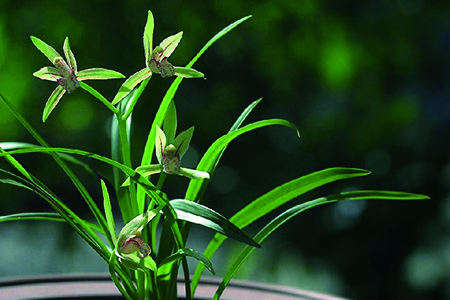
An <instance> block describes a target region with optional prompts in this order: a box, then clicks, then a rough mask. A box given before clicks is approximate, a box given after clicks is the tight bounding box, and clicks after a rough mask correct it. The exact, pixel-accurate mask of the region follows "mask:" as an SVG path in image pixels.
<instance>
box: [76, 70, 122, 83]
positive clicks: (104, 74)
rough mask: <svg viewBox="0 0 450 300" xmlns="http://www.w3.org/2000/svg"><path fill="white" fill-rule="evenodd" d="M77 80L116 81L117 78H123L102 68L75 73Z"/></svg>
mask: <svg viewBox="0 0 450 300" xmlns="http://www.w3.org/2000/svg"><path fill="white" fill-rule="evenodd" d="M77 77H78V80H80V81H83V80H88V79H94V80H98V79H99V80H103V79H117V78H125V76H124V75H123V74H121V73H119V72H117V71H113V70H108V69H103V68H92V69H86V70H82V71H80V72H78V73H77Z"/></svg>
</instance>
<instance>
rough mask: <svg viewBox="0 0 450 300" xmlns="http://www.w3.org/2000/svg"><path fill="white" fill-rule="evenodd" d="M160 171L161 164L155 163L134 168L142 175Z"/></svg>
mask: <svg viewBox="0 0 450 300" xmlns="http://www.w3.org/2000/svg"><path fill="white" fill-rule="evenodd" d="M161 171H162V167H161V165H157V164H153V165H145V166H140V167H138V168H137V169H136V172H138V173H139V174H140V175H141V176H143V177H147V176H150V175H153V174H157V173H161Z"/></svg>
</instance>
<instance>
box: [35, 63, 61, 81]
mask: <svg viewBox="0 0 450 300" xmlns="http://www.w3.org/2000/svg"><path fill="white" fill-rule="evenodd" d="M33 76H35V77H37V78H40V79H43V80H50V81H55V82H56V80H58V79H59V78H61V77H62V75H61V73H60V72H59V71H58V69H57V68H55V67H43V68H41V69H40V70H39V71H36V72H34V73H33Z"/></svg>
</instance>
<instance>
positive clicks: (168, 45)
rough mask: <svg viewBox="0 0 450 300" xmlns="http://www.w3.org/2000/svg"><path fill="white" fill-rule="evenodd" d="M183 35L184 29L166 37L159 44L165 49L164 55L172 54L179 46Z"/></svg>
mask: <svg viewBox="0 0 450 300" xmlns="http://www.w3.org/2000/svg"><path fill="white" fill-rule="evenodd" d="M182 37H183V31H180V32H178V33H177V34H174V35H171V36H169V37H167V38H165V39H164V40H163V41H162V42H161V44H159V46H160V47H161V48H162V49H163V52H162V57H169V56H170V55H172V53H173V51H174V50H175V49H176V48H177V47H178V44H179V43H180V41H181V38H182Z"/></svg>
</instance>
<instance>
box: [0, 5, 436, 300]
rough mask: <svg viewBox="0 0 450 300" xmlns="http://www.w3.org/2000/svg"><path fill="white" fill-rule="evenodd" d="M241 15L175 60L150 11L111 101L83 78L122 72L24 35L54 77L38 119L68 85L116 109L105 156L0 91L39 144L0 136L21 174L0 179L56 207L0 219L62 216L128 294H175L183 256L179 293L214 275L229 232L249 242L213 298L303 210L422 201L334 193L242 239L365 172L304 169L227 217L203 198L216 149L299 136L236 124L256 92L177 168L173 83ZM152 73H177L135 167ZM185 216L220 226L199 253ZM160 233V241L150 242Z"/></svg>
mask: <svg viewBox="0 0 450 300" xmlns="http://www.w3.org/2000/svg"><path fill="white" fill-rule="evenodd" d="M248 18H250V16H248V17H244V18H242V19H240V20H238V21H236V22H234V23H232V24H231V25H229V26H228V27H226V28H224V29H223V30H222V31H220V32H219V33H218V34H217V35H215V36H214V37H213V38H212V39H211V40H209V41H208V42H207V43H206V45H205V46H204V47H203V48H202V49H201V50H200V51H199V53H198V54H197V55H196V56H195V57H194V58H193V59H192V60H191V62H190V63H189V64H188V65H187V66H186V67H176V66H173V65H172V64H171V63H170V62H168V58H169V57H170V55H171V54H172V53H173V51H174V50H175V48H176V47H177V46H178V44H179V42H180V40H181V37H182V32H180V33H178V34H175V35H173V36H170V37H168V38H166V39H164V40H163V41H162V42H161V43H160V44H159V46H157V47H155V48H153V28H154V20H153V15H152V13H151V12H150V11H149V13H148V19H147V23H146V25H145V29H144V38H143V40H144V53H145V64H146V66H145V68H144V69H142V70H140V71H138V72H136V73H135V74H133V75H131V76H130V77H129V78H127V79H126V80H125V82H124V83H123V84H122V86H121V87H120V89H119V91H118V92H117V94H116V95H115V97H114V99H113V100H112V101H109V100H107V99H106V98H105V97H103V96H102V95H101V94H100V93H99V92H97V91H96V90H95V89H93V88H92V87H90V86H89V85H87V84H86V83H84V82H83V81H84V80H87V79H112V78H125V76H123V75H122V74H120V73H119V72H116V71H111V70H106V69H101V68H95V69H87V70H83V71H78V69H77V62H76V60H75V57H74V55H73V53H72V51H71V49H70V46H69V41H68V39H67V38H66V40H65V42H64V46H63V49H64V54H65V58H66V60H64V58H62V56H61V55H59V54H58V52H57V51H56V50H54V49H53V48H52V47H51V46H49V45H47V44H46V43H45V42H43V41H42V40H40V39H38V38H36V37H31V39H32V41H33V43H34V45H35V46H36V47H37V48H38V49H39V50H40V51H41V52H42V53H44V55H45V56H46V57H47V58H48V59H49V60H50V61H51V62H52V63H53V65H54V67H44V68H42V69H41V70H39V71H37V72H36V73H34V75H35V76H37V77H39V78H41V79H44V80H50V81H55V82H57V83H58V86H57V88H56V89H55V91H54V92H53V93H52V95H51V96H50V98H49V99H48V101H47V104H46V105H45V108H44V114H43V121H44V122H45V120H46V119H47V118H48V117H49V115H50V114H51V112H52V111H53V110H54V108H55V107H56V105H57V104H58V102H59V100H60V99H61V97H62V96H63V95H64V93H65V92H67V93H69V94H70V93H72V92H74V91H75V90H77V89H78V88H80V87H81V88H82V89H84V90H86V91H87V92H89V93H90V94H91V95H93V96H94V98H95V99H98V100H99V101H101V102H102V103H103V104H104V105H105V106H106V107H107V108H108V109H109V110H110V111H111V112H112V113H113V114H114V115H115V121H114V122H113V123H112V127H111V136H112V139H111V143H112V149H113V151H112V157H111V158H107V157H104V156H100V155H98V154H94V153H89V152H86V151H83V150H78V149H67V148H54V147H51V146H50V145H49V144H48V143H47V142H46V141H45V139H44V138H43V137H42V136H41V135H40V134H39V133H38V132H37V131H36V130H35V129H34V128H33V127H32V126H31V125H30V124H29V123H28V122H27V121H26V120H25V119H24V118H23V117H22V116H21V115H20V113H19V112H18V111H17V110H16V109H15V108H14V107H13V106H12V105H11V103H10V102H9V101H8V100H7V99H5V98H4V97H3V96H1V95H0V98H1V99H2V101H3V102H4V103H5V104H6V105H7V107H8V109H9V110H10V111H11V113H12V114H14V116H15V117H16V118H17V119H18V120H19V121H20V122H21V123H22V125H23V126H24V127H25V128H26V129H27V130H28V131H29V132H30V133H31V134H32V135H33V137H34V138H35V139H36V141H37V142H38V143H39V144H40V145H32V144H26V143H19V142H10V143H6V142H5V143H0V156H1V157H4V158H5V159H6V160H7V161H8V162H9V163H10V164H11V166H12V167H14V168H15V169H16V171H18V172H19V173H20V175H17V174H15V173H12V172H10V171H7V170H3V169H0V171H1V173H3V174H4V175H5V176H4V178H2V179H0V182H1V183H4V184H11V185H15V186H18V187H21V188H25V189H28V190H30V191H32V192H34V193H36V194H37V195H39V196H40V197H42V198H43V199H44V200H45V201H47V202H48V203H49V204H50V206H51V207H52V208H53V209H54V210H55V211H56V213H19V214H14V215H8V216H2V217H0V222H5V221H13V220H28V219H34V220H36V219H37V220H49V221H62V222H66V223H68V224H69V225H70V226H71V227H73V228H74V230H75V231H76V232H77V233H78V234H79V235H80V236H81V237H82V238H83V239H84V240H85V241H86V242H87V243H88V244H89V245H90V246H91V247H92V248H93V249H94V250H95V251H96V252H97V253H98V254H99V255H100V256H101V257H102V258H103V259H104V260H105V261H106V262H107V264H108V266H109V271H110V273H111V278H112V280H113V281H114V283H115V284H116V286H117V288H118V289H119V291H120V292H121V293H122V294H123V295H124V296H125V297H126V298H127V299H130V300H131V299H175V298H176V282H177V281H176V279H177V276H178V270H179V267H180V264H181V265H182V267H183V272H184V276H185V288H186V297H187V298H188V299H191V298H192V297H193V296H194V293H195V290H196V287H197V285H198V283H199V280H200V278H201V276H202V273H203V271H204V269H205V268H206V269H208V270H209V271H210V272H211V273H212V274H214V268H213V266H212V264H211V262H210V259H211V257H212V256H213V255H214V253H215V252H216V250H217V249H218V248H219V247H220V245H221V244H222V243H223V241H224V240H225V239H226V238H232V239H234V240H236V241H238V242H242V243H244V244H246V246H245V248H244V249H243V250H242V252H241V254H240V255H239V256H238V258H236V260H235V262H234V263H233V264H232V265H231V266H230V268H229V270H228V271H227V273H226V275H225V277H224V278H223V281H222V283H221V284H220V286H219V287H218V290H217V292H216V294H215V295H214V297H213V299H218V298H219V297H220V295H221V294H222V292H223V290H224V289H225V288H226V286H227V285H228V283H229V281H230V280H231V278H232V277H233V275H234V274H235V273H236V271H237V270H238V269H239V267H240V266H241V265H242V264H243V263H244V261H245V260H246V258H247V257H248V256H249V255H250V254H251V253H252V251H253V250H254V249H255V248H258V247H260V245H261V243H262V242H263V241H264V240H265V239H266V238H267V237H268V236H269V235H270V234H271V233H272V232H274V231H275V230H276V229H277V228H278V227H279V226H281V225H282V224H284V223H285V222H286V221H288V220H289V219H291V218H292V217H294V216H296V215H298V214H299V213H301V212H303V211H305V210H307V209H309V208H312V207H315V206H319V205H322V204H326V203H332V202H337V201H344V200H345V201H347V200H361V199H387V200H414V199H427V198H428V197H426V196H423V195H417V194H410V193H402V192H391V191H352V192H344V193H338V194H335V195H330V196H326V197H322V198H318V199H315V200H311V201H308V202H305V203H301V204H298V205H295V206H293V207H291V208H289V209H288V210H286V211H285V212H283V213H281V214H280V215H278V216H277V217H275V218H274V219H273V220H272V221H271V222H269V223H268V224H267V225H266V226H265V227H264V228H263V229H261V231H260V232H259V233H258V234H257V235H255V236H254V237H253V238H251V237H249V236H248V235H247V234H246V233H245V232H244V231H242V229H243V228H245V227H246V226H248V225H249V224H251V223H253V222H255V221H256V220H258V219H260V218H261V217H263V216H265V215H267V214H268V213H270V212H271V211H273V210H274V209H276V208H278V207H280V206H281V205H284V204H286V203H287V202H289V201H291V200H294V199H296V198H297V197H298V196H300V195H302V194H304V193H306V192H308V191H311V190H312V189H315V188H318V187H320V186H322V185H325V184H328V183H331V182H334V181H337V180H343V179H350V178H355V177H360V176H365V175H368V174H369V173H370V172H369V171H366V170H362V169H353V168H330V169H326V170H322V171H318V172H315V173H312V174H308V175H305V176H302V177H300V178H297V179H294V180H292V181H290V182H287V183H285V184H283V185H281V186H279V187H277V188H275V189H273V190H271V191H269V192H268V193H266V194H264V195H262V196H261V197H259V198H257V199H255V200H254V201H252V202H251V203H250V204H249V205H247V206H246V207H244V208H243V209H241V210H240V211H239V212H237V213H236V214H235V215H234V216H233V217H232V218H230V219H229V220H228V219H226V218H225V217H223V216H222V215H220V214H219V213H217V212H215V211H213V210H211V209H210V208H208V207H206V206H204V205H202V204H200V202H201V201H202V198H203V197H202V196H203V194H204V191H205V189H206V187H207V185H208V183H209V180H210V178H211V177H212V176H213V175H214V171H215V169H216V167H217V165H218V163H219V161H220V158H221V156H222V154H223V152H224V151H225V149H226V147H227V145H228V144H229V143H230V142H232V141H233V140H234V139H235V138H237V137H239V136H241V135H243V134H244V133H247V132H250V131H253V130H255V129H258V128H262V127H266V126H273V125H281V126H285V127H288V128H291V129H292V130H294V132H295V133H296V134H297V135H298V131H297V129H296V127H295V126H294V125H293V124H292V123H290V122H288V121H286V120H282V119H269V120H262V121H258V122H254V123H250V124H247V125H243V124H244V122H245V120H246V118H247V116H248V115H249V114H250V113H251V111H252V110H253V109H254V108H255V107H256V106H257V105H258V103H259V102H260V100H257V101H255V102H253V103H252V104H251V105H249V106H248V107H247V108H246V109H245V110H244V111H243V112H242V114H241V115H240V116H239V117H238V118H237V120H236V122H235V123H234V124H233V125H232V126H231V129H230V130H229V132H228V133H226V134H225V135H223V136H222V137H220V138H218V139H217V140H216V141H215V142H214V143H213V144H212V145H211V146H210V147H209V149H208V150H207V151H206V152H205V154H204V155H203V156H202V158H201V160H200V162H199V164H198V166H197V168H196V170H191V169H187V168H183V167H181V159H182V157H183V155H184V154H185V153H186V151H187V150H188V148H189V143H190V141H191V138H192V136H193V132H194V128H193V127H192V128H190V129H188V130H186V131H183V132H182V133H180V134H179V135H178V136H177V135H176V130H177V113H176V106H175V102H174V96H175V94H176V91H177V89H178V87H179V85H180V83H181V82H182V80H183V78H201V77H203V74H202V73H201V72H199V71H196V70H194V69H192V66H193V65H194V63H195V62H196V61H197V60H198V58H200V56H201V55H202V54H203V53H204V52H205V51H206V50H207V49H208V48H209V47H210V46H211V45H212V44H214V43H215V42H216V41H217V40H218V39H220V38H221V37H223V36H224V35H225V34H227V33H228V32H229V31H231V30H232V29H233V28H235V27H236V26H238V25H239V24H241V23H242V22H244V21H245V20H247V19H248ZM66 61H67V62H66ZM153 74H160V75H161V76H162V77H164V78H166V77H172V76H176V79H175V80H174V81H173V83H172V85H171V86H170V88H169V90H168V91H167V93H166V95H165V96H164V98H163V100H162V102H161V104H160V106H159V110H158V111H157V113H156V116H155V118H154V120H153V124H152V127H151V130H150V132H149V134H148V138H147V143H146V145H145V149H144V154H143V156H142V160H141V163H140V165H139V167H137V168H136V169H133V165H132V162H131V154H130V126H131V114H132V112H133V109H134V107H135V105H136V103H137V101H138V100H139V98H140V96H141V95H142V92H143V91H144V89H145V88H146V86H147V84H148V83H149V80H150V79H151V77H152V75H153ZM161 128H163V129H164V130H163V129H161ZM153 152H155V156H156V159H157V163H155V164H152V157H153ZM21 153H45V154H49V155H51V156H52V158H53V159H54V160H55V161H56V162H57V163H58V165H59V166H60V167H61V168H62V170H63V171H64V172H65V173H66V174H67V176H68V177H69V178H70V180H71V181H72V182H73V184H74V185H75V186H76V188H77V189H78V191H79V192H80V194H81V196H82V197H83V199H84V200H85V202H86V203H87V205H88V206H89V208H90V210H91V211H92V214H93V215H94V217H95V219H96V223H91V222H88V221H86V220H84V219H82V218H80V217H79V216H78V215H77V214H75V213H74V212H73V211H71V210H70V208H69V207H67V205H66V204H65V203H64V201H62V200H61V199H60V198H59V197H58V196H57V195H56V194H55V193H53V192H52V191H51V190H50V189H49V188H48V187H47V186H46V185H45V184H44V183H43V182H41V181H39V180H38V179H37V178H36V177H34V176H33V175H32V174H31V173H29V172H28V171H27V170H26V168H25V167H24V166H23V165H22V164H21V163H20V162H19V161H18V160H17V159H16V158H15V156H16V155H17V154H21ZM75 155H76V156H84V157H88V158H91V159H95V160H98V161H101V162H103V163H106V164H109V165H111V166H113V167H114V173H113V176H114V183H110V184H108V183H107V182H106V179H105V178H103V177H99V176H98V175H97V173H96V172H95V170H93V169H92V168H91V167H90V166H89V165H88V164H86V163H85V162H82V161H80V160H78V159H77V158H75ZM67 162H69V163H74V164H76V165H81V166H82V167H84V168H85V169H86V170H87V171H89V172H91V173H92V174H94V175H95V176H97V177H96V180H98V182H99V184H100V186H101V190H102V196H103V209H101V208H100V207H99V206H98V205H97V203H96V202H95V201H94V199H93V198H92V196H91V195H90V194H89V193H88V191H87V190H86V188H85V187H84V185H83V183H82V182H81V181H80V180H79V179H78V178H77V176H76V175H75V173H74V172H73V171H72V169H71V167H69V165H68V164H67ZM157 173H161V174H160V175H159V180H158V182H157V184H156V185H155V184H154V183H152V181H151V180H150V178H149V176H150V175H154V174H157ZM172 174H175V175H182V176H185V177H187V178H188V179H189V180H190V183H189V187H188V188H187V191H186V194H185V197H184V199H173V200H169V199H168V197H167V195H166V194H165V193H164V192H163V189H162V187H163V184H164V181H165V179H166V176H167V175H172ZM108 186H114V190H112V188H111V189H108ZM111 194H112V195H113V197H114V198H115V199H117V200H118V203H119V207H120V212H121V214H122V218H123V220H124V223H125V226H124V227H123V228H122V229H121V231H120V232H119V234H118V235H117V234H116V226H115V220H114V217H113V212H112V206H111V200H110V197H111ZM161 223H162V226H163V229H162V233H161V234H160V235H159V236H158V234H157V233H156V228H157V226H158V224H161ZM191 224H199V225H202V226H205V227H207V228H209V229H211V230H213V231H215V232H216V233H217V234H216V236H215V237H214V238H213V239H212V240H211V242H210V243H209V245H208V247H207V249H206V250H205V252H204V253H203V254H202V253H200V252H198V251H196V250H194V249H191V248H188V247H186V241H187V237H188V235H189V231H190V229H191V226H190V225H191ZM101 236H104V237H105V239H106V241H107V242H104V240H103V239H102V238H101ZM158 237H159V248H158V249H156V248H157V247H156V240H157V239H158ZM187 257H192V258H194V259H197V260H198V261H199V262H200V263H199V264H198V266H197V269H196V271H195V273H194V276H193V279H192V281H190V280H189V269H188V265H187V261H186V258H187Z"/></svg>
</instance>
